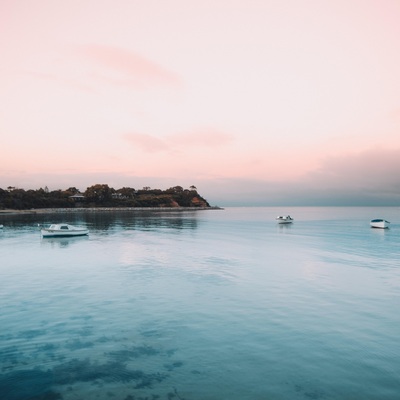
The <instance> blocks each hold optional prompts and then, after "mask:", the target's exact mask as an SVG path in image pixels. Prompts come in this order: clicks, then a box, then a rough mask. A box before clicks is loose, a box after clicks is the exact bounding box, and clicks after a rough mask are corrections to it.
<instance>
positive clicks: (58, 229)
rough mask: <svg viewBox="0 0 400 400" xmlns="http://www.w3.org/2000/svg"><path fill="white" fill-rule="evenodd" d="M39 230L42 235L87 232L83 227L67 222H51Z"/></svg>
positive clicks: (80, 234)
mask: <svg viewBox="0 0 400 400" xmlns="http://www.w3.org/2000/svg"><path fill="white" fill-rule="evenodd" d="M40 231H41V233H42V236H43V237H67V236H85V235H87V234H89V231H88V230H87V229H86V228H84V227H80V226H73V225H68V224H52V225H50V226H49V227H47V228H42V229H41V230H40Z"/></svg>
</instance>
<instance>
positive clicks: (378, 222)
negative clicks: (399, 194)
mask: <svg viewBox="0 0 400 400" xmlns="http://www.w3.org/2000/svg"><path fill="white" fill-rule="evenodd" d="M389 224H390V222H389V221H386V220H385V219H372V220H371V222H370V225H371V228H381V229H386V228H389Z"/></svg>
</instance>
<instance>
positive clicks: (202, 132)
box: [168, 128, 233, 148]
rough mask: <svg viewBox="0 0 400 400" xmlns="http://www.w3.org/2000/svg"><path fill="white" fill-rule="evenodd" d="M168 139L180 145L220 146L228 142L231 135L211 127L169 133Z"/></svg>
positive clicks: (230, 139)
mask: <svg viewBox="0 0 400 400" xmlns="http://www.w3.org/2000/svg"><path fill="white" fill-rule="evenodd" d="M168 140H169V141H170V142H173V143H175V144H179V145H181V146H185V147H186V146H194V147H197V146H201V147H207V148H212V147H220V146H224V145H226V144H229V143H230V142H231V141H232V140H233V136H232V135H230V134H227V133H224V132H219V131H216V130H213V129H209V128H206V129H199V130H196V131H193V132H188V133H176V134H173V135H170V136H169V138H168Z"/></svg>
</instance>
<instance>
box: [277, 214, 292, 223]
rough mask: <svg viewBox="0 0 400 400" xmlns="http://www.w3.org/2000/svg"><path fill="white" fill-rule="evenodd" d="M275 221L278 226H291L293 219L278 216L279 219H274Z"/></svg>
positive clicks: (288, 216)
mask: <svg viewBox="0 0 400 400" xmlns="http://www.w3.org/2000/svg"><path fill="white" fill-rule="evenodd" d="M276 220H277V221H278V224H291V223H292V222H293V218H292V217H291V216H290V215H287V216H286V217H284V216H282V215H280V216H279V217H276Z"/></svg>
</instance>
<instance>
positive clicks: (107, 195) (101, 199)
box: [84, 184, 115, 203]
mask: <svg viewBox="0 0 400 400" xmlns="http://www.w3.org/2000/svg"><path fill="white" fill-rule="evenodd" d="M113 193H115V190H114V189H113V188H110V187H109V186H108V185H104V184H96V185H93V186H90V187H88V188H87V189H86V191H85V193H84V194H85V196H86V197H87V199H88V200H89V201H93V202H95V203H106V202H108V201H111V198H112V194H113Z"/></svg>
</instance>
